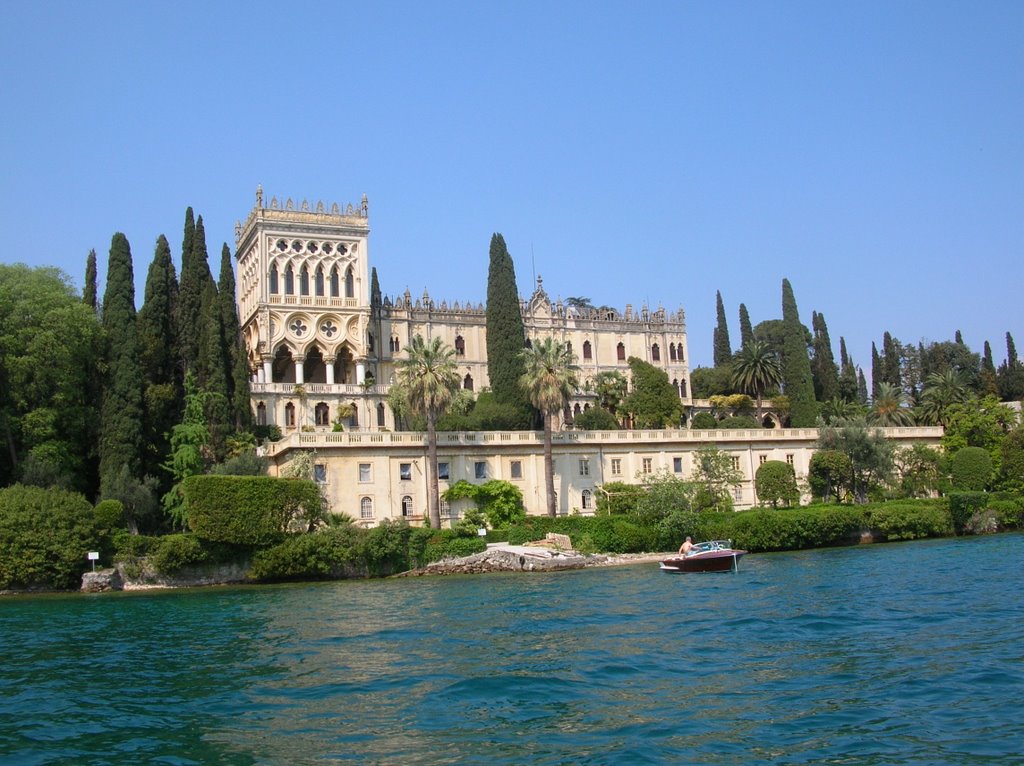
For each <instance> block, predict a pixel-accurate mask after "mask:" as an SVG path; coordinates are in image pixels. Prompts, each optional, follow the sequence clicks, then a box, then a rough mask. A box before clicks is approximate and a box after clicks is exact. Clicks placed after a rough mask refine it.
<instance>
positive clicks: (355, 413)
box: [349, 402, 359, 428]
mask: <svg viewBox="0 0 1024 766" xmlns="http://www.w3.org/2000/svg"><path fill="white" fill-rule="evenodd" d="M349 407H351V408H352V417H351V418H349V422H350V423H351V424H352V427H353V428H356V427H357V426H358V425H359V406H358V405H357V404H356V403H355V402H350V403H349Z"/></svg>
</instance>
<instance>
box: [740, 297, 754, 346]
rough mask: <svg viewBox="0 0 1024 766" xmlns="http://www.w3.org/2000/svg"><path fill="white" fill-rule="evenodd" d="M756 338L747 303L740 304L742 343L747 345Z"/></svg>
mask: <svg viewBox="0 0 1024 766" xmlns="http://www.w3.org/2000/svg"><path fill="white" fill-rule="evenodd" d="M753 339H754V329H753V327H752V326H751V324H750V314H749V313H747V305H746V304H745V303H741V304H740V345H741V347H743V346H746V345H747V344H748V343H750V341H752V340H753Z"/></svg>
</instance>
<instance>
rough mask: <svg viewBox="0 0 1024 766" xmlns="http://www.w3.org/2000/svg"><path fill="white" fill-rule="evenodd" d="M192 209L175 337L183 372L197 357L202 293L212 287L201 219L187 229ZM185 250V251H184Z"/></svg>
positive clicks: (185, 240) (185, 243)
mask: <svg viewBox="0 0 1024 766" xmlns="http://www.w3.org/2000/svg"><path fill="white" fill-rule="evenodd" d="M191 221H192V208H188V210H186V211H185V236H184V241H183V244H182V252H181V287H180V288H179V291H178V337H179V340H180V343H181V358H182V364H183V367H184V369H186V370H188V369H192V367H193V366H194V365H195V364H196V361H197V359H198V357H199V337H200V335H201V333H202V313H203V311H202V310H203V293H204V292H205V291H206V288H207V286H208V285H212V284H213V276H212V275H211V274H210V263H209V258H208V256H207V252H206V231H205V229H204V227H203V217H202V216H199V218H198V220H197V221H196V223H195V225H194V226H192V225H191ZM186 246H187V249H186Z"/></svg>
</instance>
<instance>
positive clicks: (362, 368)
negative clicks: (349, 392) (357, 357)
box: [356, 362, 366, 385]
mask: <svg viewBox="0 0 1024 766" xmlns="http://www.w3.org/2000/svg"><path fill="white" fill-rule="evenodd" d="M365 382H366V362H356V383H358V384H359V385H362V384H363V383H365Z"/></svg>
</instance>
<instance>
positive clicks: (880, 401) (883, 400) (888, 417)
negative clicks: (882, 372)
mask: <svg viewBox="0 0 1024 766" xmlns="http://www.w3.org/2000/svg"><path fill="white" fill-rule="evenodd" d="M868 422H870V423H871V424H872V425H876V426H882V427H890V426H910V425H913V424H914V415H913V413H912V412H911V411H910V408H909V407H908V406H907V395H906V394H904V393H903V391H902V390H901V389H898V388H896V387H895V386H893V385H891V384H889V383H887V382H882V383H879V384H878V391H877V392H876V393H875V400H874V402H872V405H871V411H870V412H868Z"/></svg>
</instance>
